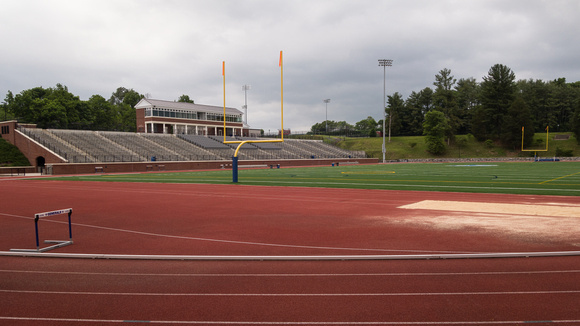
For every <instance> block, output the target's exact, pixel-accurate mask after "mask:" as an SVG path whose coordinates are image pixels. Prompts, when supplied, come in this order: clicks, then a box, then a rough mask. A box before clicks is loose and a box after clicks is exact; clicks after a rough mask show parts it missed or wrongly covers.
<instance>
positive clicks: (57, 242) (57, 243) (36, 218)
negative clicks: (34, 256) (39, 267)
mask: <svg viewBox="0 0 580 326" xmlns="http://www.w3.org/2000/svg"><path fill="white" fill-rule="evenodd" d="M67 213H68V236H69V240H68V241H67V240H44V243H54V245H52V246H48V247H44V248H40V240H39V237H38V221H39V220H40V219H41V218H44V217H49V216H54V215H60V214H67ZM71 215H72V208H66V209H59V210H56V211H51V212H44V213H38V214H35V215H34V229H35V231H36V249H10V251H20V252H31V251H32V252H45V251H49V250H52V249H56V248H60V247H64V246H68V245H71V244H73V240H72V224H71Z"/></svg>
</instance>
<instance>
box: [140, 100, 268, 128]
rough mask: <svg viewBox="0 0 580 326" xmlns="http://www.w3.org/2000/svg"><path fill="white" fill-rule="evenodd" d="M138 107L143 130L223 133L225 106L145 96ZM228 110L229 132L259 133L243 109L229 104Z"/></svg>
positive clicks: (227, 122) (227, 125)
mask: <svg viewBox="0 0 580 326" xmlns="http://www.w3.org/2000/svg"><path fill="white" fill-rule="evenodd" d="M135 110H136V114H137V132H140V133H155V134H189V135H204V136H223V129H224V122H223V121H224V108H223V107H219V106H212V105H201V104H194V103H184V102H172V101H163V100H154V99H147V98H144V99H141V101H139V103H137V105H135ZM225 112H226V136H244V137H254V136H257V135H256V133H257V131H256V130H250V128H249V126H247V125H244V123H243V120H242V116H243V113H242V111H240V110H238V109H235V108H228V107H226V110H225ZM258 133H259V132H258Z"/></svg>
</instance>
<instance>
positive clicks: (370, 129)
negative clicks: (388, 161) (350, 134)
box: [354, 116, 377, 137]
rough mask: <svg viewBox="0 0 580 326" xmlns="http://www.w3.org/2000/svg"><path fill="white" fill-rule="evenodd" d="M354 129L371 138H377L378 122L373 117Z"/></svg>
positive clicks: (357, 124) (359, 123) (360, 122)
mask: <svg viewBox="0 0 580 326" xmlns="http://www.w3.org/2000/svg"><path fill="white" fill-rule="evenodd" d="M354 128H355V129H356V130H357V131H358V132H360V133H361V134H363V135H368V136H369V137H376V136H377V121H376V120H375V119H374V118H373V117H371V116H369V117H367V118H366V119H363V120H361V121H359V122H357V123H356V124H355V125H354Z"/></svg>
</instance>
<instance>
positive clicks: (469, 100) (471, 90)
mask: <svg viewBox="0 0 580 326" xmlns="http://www.w3.org/2000/svg"><path fill="white" fill-rule="evenodd" d="M455 90H456V91H457V107H458V116H459V118H460V119H461V121H462V123H461V125H460V126H459V129H458V130H457V134H460V135H464V134H468V133H470V132H471V122H472V117H473V112H474V111H475V108H476V107H478V106H479V93H480V87H479V84H478V83H477V81H476V80H475V78H473V77H470V78H467V79H464V78H461V79H459V81H457V86H456V87H455Z"/></svg>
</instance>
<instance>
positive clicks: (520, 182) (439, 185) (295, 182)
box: [55, 162, 580, 196]
mask: <svg viewBox="0 0 580 326" xmlns="http://www.w3.org/2000/svg"><path fill="white" fill-rule="evenodd" d="M55 179H58V180H81V181H110V182H162V183H210V184H232V172H231V170H212V171H193V172H175V173H141V174H113V175H98V176H72V177H60V178H55ZM238 184H240V185H268V186H299V187H327V188H358V189H390V190H422V191H450V192H473V193H505V194H537V195H562V196H579V195H580V162H518V163H506V162H501V163H482V164H468V163H465V164H455V163H407V164H402V163H397V164H374V165H350V166H338V167H337V166H335V167H331V166H327V167H307V168H281V169H241V170H240V171H239V183H238Z"/></svg>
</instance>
